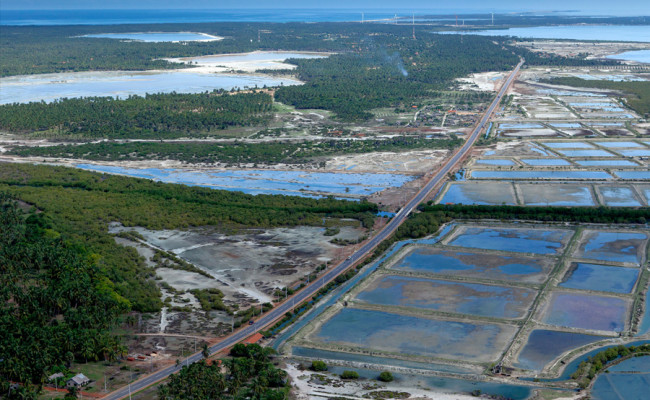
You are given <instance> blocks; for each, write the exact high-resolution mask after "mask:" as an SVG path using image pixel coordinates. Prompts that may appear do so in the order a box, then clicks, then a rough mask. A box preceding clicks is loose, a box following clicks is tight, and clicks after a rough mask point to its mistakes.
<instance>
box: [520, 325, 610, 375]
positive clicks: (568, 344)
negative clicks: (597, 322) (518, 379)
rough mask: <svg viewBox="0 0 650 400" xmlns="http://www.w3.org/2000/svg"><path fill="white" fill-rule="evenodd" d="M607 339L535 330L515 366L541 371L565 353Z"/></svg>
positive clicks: (582, 334) (580, 334) (581, 334)
mask: <svg viewBox="0 0 650 400" xmlns="http://www.w3.org/2000/svg"><path fill="white" fill-rule="evenodd" d="M605 338H606V337H605V336H592V335H586V334H584V333H571V332H559V331H551V330H547V329H535V330H534V331H532V332H531V333H530V335H528V340H527V341H526V344H525V345H524V348H523V349H522V350H521V352H520V353H519V356H518V357H517V361H516V362H515V363H514V364H513V365H514V366H515V367H517V368H523V369H529V370H533V371H541V370H542V369H543V368H544V367H545V366H546V365H547V364H548V363H550V362H551V361H553V360H555V359H556V358H557V357H559V356H560V355H562V354H563V353H564V352H566V351H569V350H572V349H575V348H578V347H581V346H584V345H586V344H589V343H593V342H597V341H599V340H601V339H605Z"/></svg>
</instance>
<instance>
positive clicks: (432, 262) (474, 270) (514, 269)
mask: <svg viewBox="0 0 650 400" xmlns="http://www.w3.org/2000/svg"><path fill="white" fill-rule="evenodd" d="M391 268H392V269H396V270H405V271H413V272H428V273H432V274H442V275H457V276H465V277H480V278H488V279H495V280H505V281H517V282H531V283H540V282H543V281H544V280H545V279H546V276H547V274H548V272H549V270H550V266H549V265H548V264H546V263H544V262H543V261H542V260H539V259H534V258H528V257H522V256H502V255H494V254H485V253H472V252H459V251H447V250H429V249H414V250H413V251H411V252H410V253H408V254H407V255H406V256H405V257H404V258H403V259H401V260H400V261H399V262H397V263H395V264H394V265H393V266H392V267H391Z"/></svg>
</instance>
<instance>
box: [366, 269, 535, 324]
mask: <svg viewBox="0 0 650 400" xmlns="http://www.w3.org/2000/svg"><path fill="white" fill-rule="evenodd" d="M536 294H537V291H535V290H531V289H521V288H509V287H503V286H492V285H483V284H478V283H459V282H448V281H441V280H432V279H425V278H411V277H403V276H384V277H382V278H381V279H380V280H379V281H375V282H373V283H372V284H371V285H370V286H368V287H367V288H366V289H365V290H364V291H362V292H361V293H359V294H358V295H357V299H358V300H361V301H363V302H366V303H370V304H380V305H386V306H402V307H415V308H423V309H428V310H436V311H443V312H451V313H460V314H469V315H479V316H485V317H497V318H521V317H523V316H524V315H525V314H526V310H527V309H528V307H530V305H531V304H532V302H533V300H534V299H535V295H536Z"/></svg>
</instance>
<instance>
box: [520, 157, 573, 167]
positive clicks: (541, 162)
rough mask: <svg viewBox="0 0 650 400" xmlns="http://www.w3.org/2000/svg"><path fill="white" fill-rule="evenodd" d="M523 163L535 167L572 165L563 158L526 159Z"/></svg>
mask: <svg viewBox="0 0 650 400" xmlns="http://www.w3.org/2000/svg"><path fill="white" fill-rule="evenodd" d="M521 161H522V162H523V163H526V164H528V165H533V166H535V167H545V166H549V167H552V166H567V165H571V163H570V162H568V161H567V160H565V159H562V158H526V159H522V160H521Z"/></svg>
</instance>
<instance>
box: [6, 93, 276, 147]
mask: <svg viewBox="0 0 650 400" xmlns="http://www.w3.org/2000/svg"><path fill="white" fill-rule="evenodd" d="M271 111H273V99H272V98H271V96H270V95H269V94H266V93H241V94H232V95H230V94H226V93H224V92H217V91H214V92H212V93H200V94H177V93H170V94H150V95H146V96H144V97H139V96H130V97H129V98H127V99H124V100H116V99H113V98H110V97H87V98H77V99H61V100H58V101H54V102H52V103H44V102H34V103H28V104H8V105H2V106H0V129H4V130H8V131H12V132H19V133H23V132H40V133H42V134H48V135H49V136H55V137H56V136H61V137H70V136H71V135H72V136H77V137H83V138H159V139H162V138H176V137H181V136H185V137H187V136H193V135H200V136H206V135H208V134H211V133H212V131H214V130H220V129H225V128H228V127H230V126H250V125H254V126H258V125H263V124H267V123H268V122H269V121H270V119H271V118H272V116H273V114H272V113H271ZM213 134H214V133H213Z"/></svg>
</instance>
